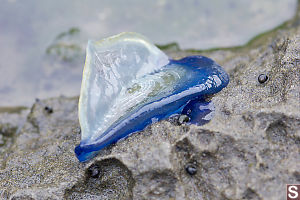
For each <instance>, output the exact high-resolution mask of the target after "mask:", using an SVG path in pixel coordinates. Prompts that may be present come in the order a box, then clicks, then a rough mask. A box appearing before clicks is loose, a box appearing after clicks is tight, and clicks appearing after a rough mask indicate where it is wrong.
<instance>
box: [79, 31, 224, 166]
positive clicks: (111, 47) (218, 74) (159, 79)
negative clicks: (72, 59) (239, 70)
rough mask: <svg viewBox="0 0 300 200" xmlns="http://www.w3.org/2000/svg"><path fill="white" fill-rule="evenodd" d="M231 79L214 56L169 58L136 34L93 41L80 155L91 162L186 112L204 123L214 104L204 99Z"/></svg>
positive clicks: (86, 71) (85, 81)
mask: <svg viewBox="0 0 300 200" xmlns="http://www.w3.org/2000/svg"><path fill="white" fill-rule="evenodd" d="M228 82H229V77H228V75H227V73H226V72H225V71H224V70H223V69H222V68H221V67H220V66H219V65H218V64H217V63H215V62H214V61H213V60H211V59H209V58H207V57H204V56H189V57H185V58H182V59H180V60H173V59H169V58H168V56H167V55H166V54H164V53H163V52H162V51H160V50H159V49H158V48H157V47H156V46H155V45H153V44H152V43H151V42H149V41H148V40H147V39H146V38H145V37H143V36H142V35H140V34H137V33H121V34H119V35H116V36H113V37H109V38H106V39H103V40H101V41H98V42H95V41H89V42H88V46H87V53H86V62H85V67H84V70H83V77H82V85H81V91H80V98H79V106H78V107H79V122H80V126H81V142H80V144H79V145H78V146H77V147H76V148H75V153H76V156H77V158H78V159H79V161H81V162H84V161H87V160H89V159H91V158H93V157H94V156H95V155H97V152H99V151H100V150H101V149H103V148H104V147H107V146H108V145H110V144H112V143H115V142H117V141H118V140H119V139H121V138H124V137H126V136H128V135H130V134H131V133H134V132H137V131H141V130H143V129H144V128H145V127H146V126H147V125H149V124H151V123H153V122H157V121H160V120H163V119H166V118H168V117H170V116H171V115H174V114H181V113H182V112H184V113H183V114H186V115H188V116H189V117H190V118H191V120H190V122H191V123H194V124H200V125H201V124H202V122H199V120H201V119H204V118H205V115H206V114H205V113H210V110H209V109H211V108H212V107H213V105H210V104H208V103H205V100H204V99H205V98H206V97H207V96H209V95H212V94H215V93H217V92H219V91H220V90H222V88H224V87H225V86H227V84H228ZM194 108H195V109H194ZM201 108H205V109H206V110H205V111H204V110H202V109H201ZM206 120H207V119H206Z"/></svg>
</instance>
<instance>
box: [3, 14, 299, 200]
mask: <svg viewBox="0 0 300 200" xmlns="http://www.w3.org/2000/svg"><path fill="white" fill-rule="evenodd" d="M298 11H299V9H298ZM299 51H300V21H299V12H298V14H297V16H295V18H294V19H293V20H291V21H289V22H287V23H286V24H285V25H284V27H283V28H279V29H276V30H274V31H272V32H269V33H267V34H265V35H262V36H260V37H258V38H257V39H255V40H254V41H252V42H251V43H250V44H248V45H247V46H244V47H236V48H229V49H220V50H214V51H205V52H201V53H202V54H203V55H206V56H209V57H211V58H213V59H214V60H216V61H217V62H218V63H219V64H221V65H222V66H224V67H225V69H226V70H227V72H228V73H229V74H230V78H231V81H230V83H229V85H228V87H227V88H225V89H224V90H223V91H222V92H220V93H219V94H217V95H215V96H214V97H213V102H214V103H215V105H216V115H215V117H214V118H213V119H212V120H211V121H210V122H209V123H208V124H206V125H204V126H201V127H197V126H194V125H191V126H190V125H186V124H181V125H180V124H178V123H177V122H176V118H175V119H170V120H166V121H162V122H158V123H155V124H153V125H151V126H149V127H147V128H146V129H145V130H144V131H141V132H139V133H136V134H133V135H132V136H130V137H129V138H127V139H124V140H122V141H120V142H118V143H117V144H115V145H112V146H110V147H108V148H105V149H104V150H103V151H101V152H100V153H99V155H98V156H97V157H96V158H94V159H92V160H91V161H89V162H87V163H79V162H78V160H77V159H76V157H75V154H74V147H75V145H77V144H78V143H79V142H80V128H79V123H78V117H77V104H78V98H66V97H59V98H53V99H47V100H43V101H37V102H36V103H35V104H34V105H33V106H32V108H31V110H30V111H29V110H26V109H20V110H17V111H16V109H15V110H9V109H2V110H1V109H0V152H1V154H0V162H1V163H0V199H13V200H17V199H36V200H40V199H137V200H140V199H147V200H148V199H161V200H163V199H168V200H169V199H179V200H180V199H191V200H194V199H235V200H237V199H285V187H286V185H285V184H287V183H300V110H299V109H300V94H299V93H300V83H299V80H300V52H299ZM166 52H167V53H168V54H169V55H170V56H172V57H175V58H180V57H182V56H186V55H192V54H198V53H199V52H195V51H193V52H191V51H180V50H176V51H172V50H166ZM260 74H266V75H267V76H268V80H267V81H266V82H264V83H259V82H258V76H259V75H260ZM25 116H26V117H25ZM22 119H25V120H23V121H22Z"/></svg>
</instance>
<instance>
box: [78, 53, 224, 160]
mask: <svg viewBox="0 0 300 200" xmlns="http://www.w3.org/2000/svg"><path fill="white" fill-rule="evenodd" d="M172 65H180V66H183V67H185V68H187V69H188V70H192V73H193V74H194V76H195V77H197V79H196V78H194V79H190V80H187V81H185V82H184V83H181V84H180V87H178V88H177V89H176V91H178V92H177V93H176V92H175V93H173V94H171V95H169V96H166V97H164V98H161V99H160V100H157V101H153V102H151V103H149V104H146V105H144V106H143V107H142V108H140V109H139V110H138V111H137V112H134V113H131V114H130V115H129V116H128V117H127V118H125V119H124V120H121V121H119V122H118V123H116V124H114V125H113V126H111V127H110V128H109V129H108V130H107V131H106V132H105V133H104V134H105V135H107V134H109V135H110V137H108V138H107V139H106V140H105V141H101V142H98V143H97V142H95V143H93V144H88V143H86V142H84V141H81V143H80V144H79V145H78V146H77V147H76V148H75V154H76V156H77V158H78V160H79V161H80V162H85V161H88V160H90V159H91V158H93V157H95V156H96V155H97V154H98V152H99V151H100V150H101V149H103V148H105V147H107V146H109V145H110V144H113V143H116V142H117V141H118V140H120V139H122V138H125V137H127V136H129V135H130V134H132V133H134V132H138V131H141V130H143V129H144V128H145V127H146V126H147V125H149V124H151V123H152V119H153V118H155V119H156V120H155V121H160V120H164V119H167V118H168V117H170V116H171V115H173V114H181V112H182V111H183V109H184V108H185V106H186V105H187V104H188V103H189V102H193V101H191V100H194V101H195V100H196V99H200V100H201V99H203V98H204V97H205V96H207V95H211V94H215V93H217V92H219V91H221V90H222V89H223V88H224V87H226V86H227V85H228V83H229V76H228V74H227V73H226V72H225V71H224V70H223V69H222V67H221V66H219V65H218V64H216V63H215V62H214V61H213V60H211V59H209V58H207V57H204V56H189V57H185V58H182V59H180V60H170V62H169V64H168V65H166V66H165V67H169V66H172ZM212 75H217V76H218V77H219V79H220V80H221V84H220V85H219V86H214V87H211V88H205V89H204V90H203V87H202V89H201V88H200V87H199V86H200V85H201V84H203V83H205V81H206V80H207V78H208V77H209V76H212ZM198 77H199V78H198ZM197 87H199V90H197ZM191 88H193V89H192V90H191ZM195 102H196V101H195ZM189 106H191V105H189ZM192 120H193V119H192ZM96 141H97V140H96Z"/></svg>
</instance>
